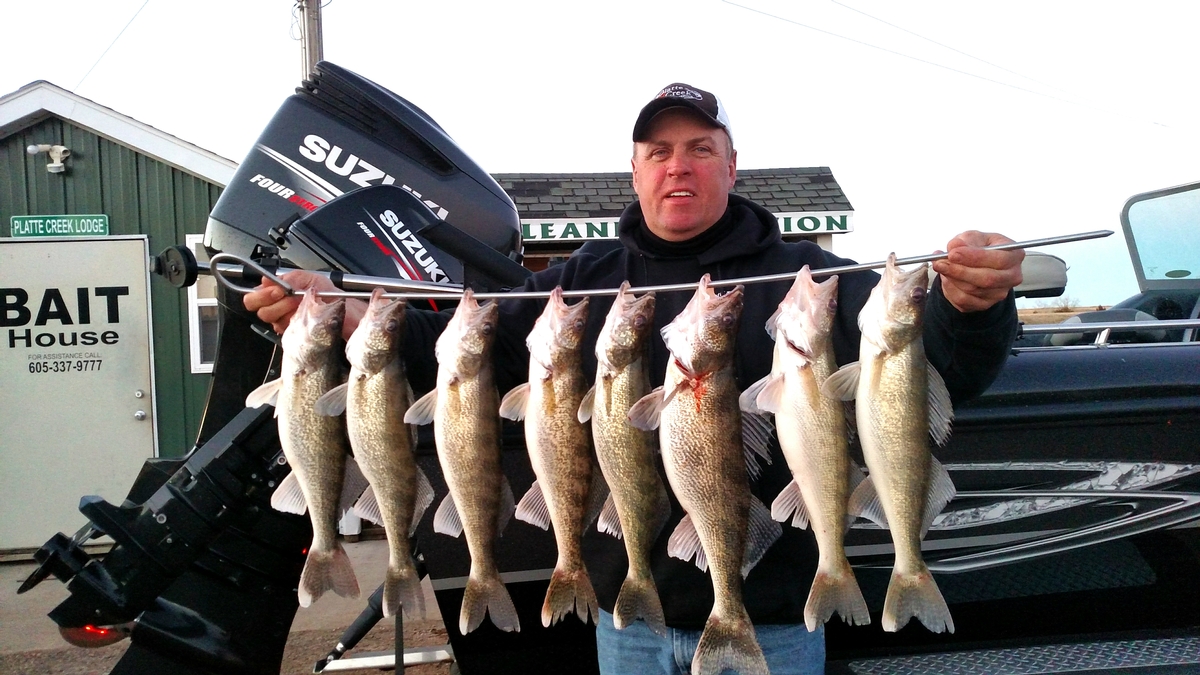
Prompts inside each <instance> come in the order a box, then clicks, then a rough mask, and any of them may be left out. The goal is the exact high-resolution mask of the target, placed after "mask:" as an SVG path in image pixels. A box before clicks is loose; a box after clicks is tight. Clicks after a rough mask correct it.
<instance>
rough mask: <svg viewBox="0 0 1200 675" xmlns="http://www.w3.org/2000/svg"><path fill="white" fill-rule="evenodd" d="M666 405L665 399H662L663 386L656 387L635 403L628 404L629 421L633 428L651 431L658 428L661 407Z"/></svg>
mask: <svg viewBox="0 0 1200 675" xmlns="http://www.w3.org/2000/svg"><path fill="white" fill-rule="evenodd" d="M666 407H667V404H666V401H665V400H664V399H663V388H662V387H656V388H655V389H654V391H652V392H650V393H649V394H646V395H645V396H643V397H641V398H640V399H638V402H637V403H634V404H633V405H632V406H630V408H629V413H628V416H629V423H630V424H632V425H633V426H634V428H635V429H641V430H642V431H653V430H655V429H657V428H658V423H659V421H660V419H661V416H662V411H663V408H666Z"/></svg>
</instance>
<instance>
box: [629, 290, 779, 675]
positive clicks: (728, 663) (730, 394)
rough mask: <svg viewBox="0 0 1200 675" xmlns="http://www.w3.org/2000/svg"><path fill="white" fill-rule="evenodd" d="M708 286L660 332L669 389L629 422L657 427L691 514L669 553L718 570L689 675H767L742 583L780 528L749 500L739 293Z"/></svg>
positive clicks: (673, 480) (641, 405)
mask: <svg viewBox="0 0 1200 675" xmlns="http://www.w3.org/2000/svg"><path fill="white" fill-rule="evenodd" d="M708 284H709V277H708V275H707V274H706V275H704V278H703V279H701V280H700V285H699V287H698V288H697V289H696V294H695V296H693V297H692V300H691V302H689V303H688V305H687V307H686V308H685V309H684V310H683V312H681V313H680V314H679V316H677V317H675V319H674V320H673V321H672V322H671V323H670V324H669V325H668V326H666V327H665V328H663V331H662V334H663V338H664V339H665V340H666V344H667V349H668V350H670V352H671V357H672V358H671V360H670V362H669V363H668V365H667V373H666V378H665V381H664V384H663V387H662V388H660V389H656V390H654V392H652V393H650V394H648V395H647V396H645V397H644V398H642V399H641V400H640V401H638V402H637V404H635V405H634V406H633V408H632V409H631V410H630V412H629V418H630V421H631V422H632V423H633V424H634V426H636V427H638V428H640V429H652V428H655V427H658V429H659V442H660V443H661V445H662V455H663V465H664V466H665V468H666V471H667V480H668V481H669V482H670V484H671V489H672V490H674V492H675V496H676V497H678V498H679V503H680V504H681V505H682V506H683V508H684V510H685V511H686V512H687V515H686V516H684V518H683V520H682V521H681V522H680V523H679V525H678V527H677V528H676V529H675V531H674V532H673V533H672V534H671V538H670V540H669V541H668V544H667V552H668V553H669V554H670V555H672V556H674V557H676V558H681V559H683V560H688V559H690V558H692V557H693V556H694V557H695V559H696V564H697V566H698V567H700V569H707V568H709V567H711V569H712V583H713V594H714V596H715V597H714V603H713V608H712V613H711V614H709V617H708V620H707V621H706V622H705V624H704V632H703V633H702V634H701V635H700V641H699V643H698V644H697V646H696V655H695V658H694V659H693V661H692V673H693V675H710V674H711V675H717V674H718V673H720V672H721V671H722V670H723V669H725V668H730V669H733V670H736V671H737V672H739V673H741V674H742V675H765V674H766V673H767V664H766V660H765V659H764V658H763V653H762V649H761V648H759V646H758V642H757V640H756V639H755V637H754V626H753V625H752V624H751V622H750V616H749V615H748V614H747V613H746V607H745V605H744V604H743V603H742V578H743V577H745V576H746V575H747V574H749V572H750V569H751V568H752V567H754V565H755V564H757V563H758V561H759V559H760V558H762V555H763V554H764V553H765V552H766V550H767V548H769V547H770V545H771V544H773V543H774V542H775V540H776V539H778V538H779V535H780V532H781V528H780V526H779V523H776V522H775V521H773V520H771V514H770V512H768V511H767V509H766V507H765V506H763V505H762V503H761V502H759V501H758V500H757V499H755V498H754V496H753V495H751V494H750V482H749V478H748V475H747V474H748V472H747V459H746V455H745V453H746V452H747V450H746V449H745V448H744V447H743V436H744V429H743V424H742V423H743V416H742V414H741V411H740V410H739V409H738V387H737V382H736V380H735V378H734V372H733V365H734V363H733V357H734V342H735V338H736V336H737V330H738V322H739V320H740V318H741V313H742V287H741V286H738V287H736V288H734V289H733V290H732V291H730V292H728V293H726V294H724V295H716V294H715V293H713V291H712V289H710V288H709V285H708ZM751 417H753V416H749V415H748V416H746V418H748V419H749V418H751ZM759 452H762V450H761V449H760V450H759ZM739 573H740V574H739Z"/></svg>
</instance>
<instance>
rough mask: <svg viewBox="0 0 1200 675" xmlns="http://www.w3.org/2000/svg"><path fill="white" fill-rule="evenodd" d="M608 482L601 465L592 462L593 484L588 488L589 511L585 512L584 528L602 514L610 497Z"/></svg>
mask: <svg viewBox="0 0 1200 675" xmlns="http://www.w3.org/2000/svg"><path fill="white" fill-rule="evenodd" d="M609 494H610V493H609V490H608V482H607V481H605V480H604V472H603V471H601V470H600V465H599V464H596V463H595V462H592V485H591V487H590V488H588V506H587V511H584V513H583V528H584V529H585V530H586V529H587V528H588V526H590V525H591V524H592V523H593V522H595V520H596V518H598V517H599V516H600V512H601V511H603V510H604V504H605V502H607V501H608V498H609Z"/></svg>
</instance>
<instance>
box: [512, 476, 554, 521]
mask: <svg viewBox="0 0 1200 675" xmlns="http://www.w3.org/2000/svg"><path fill="white" fill-rule="evenodd" d="M517 520H520V521H522V522H525V523H529V524H530V525H533V526H536V527H540V528H542V529H543V530H549V529H550V507H549V506H548V505H547V504H546V495H544V494H542V486H541V485H538V482H537V481H536V480H535V481H533V485H530V486H529V491H528V492H526V493H525V496H524V497H521V503H520V504H517Z"/></svg>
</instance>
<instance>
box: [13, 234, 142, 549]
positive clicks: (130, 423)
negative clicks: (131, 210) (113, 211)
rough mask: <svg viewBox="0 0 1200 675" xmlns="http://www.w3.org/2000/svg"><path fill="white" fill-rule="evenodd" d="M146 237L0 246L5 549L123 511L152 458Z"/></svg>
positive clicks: (30, 543)
mask: <svg viewBox="0 0 1200 675" xmlns="http://www.w3.org/2000/svg"><path fill="white" fill-rule="evenodd" d="M148 257H149V256H148V241H147V239H146V237H145V236H118V237H88V238H81V237H77V238H60V237H54V238H49V239H17V238H12V239H0V429H3V433H2V434H0V494H2V495H4V498H3V499H2V500H0V549H13V548H26V547H36V546H40V545H41V544H42V543H43V542H44V541H45V539H46V533H47V532H55V531H62V532H67V533H70V532H73V531H75V530H76V529H78V528H79V527H80V526H81V525H82V524H83V523H84V522H85V519H84V517H83V516H82V515H81V514H80V513H79V512H78V510H77V508H76V507H77V505H78V498H79V497H80V496H81V495H100V496H102V497H104V498H105V499H107V500H108V501H110V502H112V503H115V504H119V503H121V501H122V500H123V499H124V497H125V492H126V491H127V490H128V489H129V481H130V476H134V475H137V472H138V470H139V469H140V468H141V465H142V463H143V462H144V461H145V460H146V459H147V458H149V457H153V456H155V455H156V454H157V453H156V448H155V444H156V438H157V434H156V433H155V425H156V422H155V420H156V417H155V409H154V380H153V363H152V362H151V361H152V355H151V349H150V346H151V344H152V340H151V334H150V304H149V302H150V301H149V283H150V280H149V272H148V266H147V260H148Z"/></svg>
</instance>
